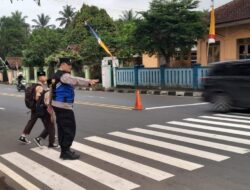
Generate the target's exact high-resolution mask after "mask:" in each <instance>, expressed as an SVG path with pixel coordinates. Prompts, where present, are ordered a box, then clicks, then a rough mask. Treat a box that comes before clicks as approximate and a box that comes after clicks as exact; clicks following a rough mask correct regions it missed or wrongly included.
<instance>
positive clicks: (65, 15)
mask: <svg viewBox="0 0 250 190" xmlns="http://www.w3.org/2000/svg"><path fill="white" fill-rule="evenodd" d="M74 10H75V8H72V7H71V6H69V5H66V6H64V7H63V11H60V12H59V14H60V15H62V17H60V18H57V19H56V20H57V21H60V22H61V23H60V26H65V28H66V27H68V26H69V24H70V23H71V22H72V20H73V18H74V16H75V14H76V13H75V12H74Z"/></svg>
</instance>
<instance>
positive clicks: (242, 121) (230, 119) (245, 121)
mask: <svg viewBox="0 0 250 190" xmlns="http://www.w3.org/2000/svg"><path fill="white" fill-rule="evenodd" d="M200 117H201V118H205V119H214V120H220V121H232V122H238V123H248V124H249V123H250V120H243V119H232V118H223V117H213V116H200ZM249 128H250V126H249Z"/></svg>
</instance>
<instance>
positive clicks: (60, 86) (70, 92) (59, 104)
mask: <svg viewBox="0 0 250 190" xmlns="http://www.w3.org/2000/svg"><path fill="white" fill-rule="evenodd" d="M71 70H72V62H71V60H70V59H69V58H61V59H60V60H59V70H58V71H57V72H56V73H55V75H54V76H53V79H52V83H53V85H52V89H53V92H52V106H53V109H54V112H55V114H56V122H57V127H58V141H59V144H60V147H61V155H60V158H61V159H64V160H75V159H78V158H79V157H80V155H78V154H77V153H75V152H74V151H72V150H70V147H71V145H72V142H73V140H74V138H75V133H76V121H75V115H74V112H73V103H74V97H75V93H74V86H90V85H95V84H96V83H97V82H98V80H88V79H84V78H81V77H73V76H72V75H71V74H70V72H71Z"/></svg>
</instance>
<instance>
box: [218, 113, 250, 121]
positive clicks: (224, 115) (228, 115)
mask: <svg viewBox="0 0 250 190" xmlns="http://www.w3.org/2000/svg"><path fill="white" fill-rule="evenodd" d="M214 115H215V116H221V117H229V118H238V119H249V120H250V116H249V117H246V116H240V115H232V114H214Z"/></svg>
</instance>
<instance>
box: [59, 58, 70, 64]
mask: <svg viewBox="0 0 250 190" xmlns="http://www.w3.org/2000/svg"><path fill="white" fill-rule="evenodd" d="M62 63H66V64H67V65H72V60H71V59H70V58H68V57H62V58H60V59H59V64H60V65H61V64H62Z"/></svg>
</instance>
